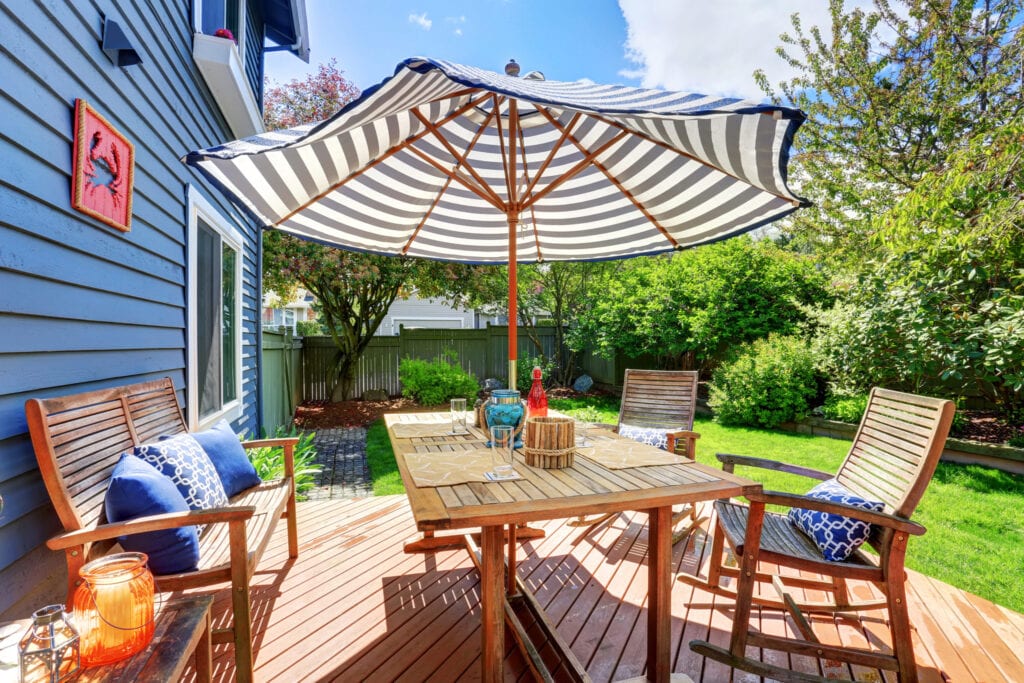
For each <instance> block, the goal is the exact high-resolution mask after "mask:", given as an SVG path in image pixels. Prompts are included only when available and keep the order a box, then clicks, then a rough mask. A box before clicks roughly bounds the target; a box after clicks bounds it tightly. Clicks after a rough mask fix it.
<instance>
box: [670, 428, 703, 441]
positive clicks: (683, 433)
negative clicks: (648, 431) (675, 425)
mask: <svg viewBox="0 0 1024 683" xmlns="http://www.w3.org/2000/svg"><path fill="white" fill-rule="evenodd" d="M668 434H671V435H672V436H674V437H675V438H676V440H679V439H699V438H700V433H699V432H690V431H687V430H685V429H680V430H679V431H678V432H668Z"/></svg>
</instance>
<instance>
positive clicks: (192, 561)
mask: <svg viewBox="0 0 1024 683" xmlns="http://www.w3.org/2000/svg"><path fill="white" fill-rule="evenodd" d="M103 505H104V508H105V509H106V512H107V521H109V522H123V521H126V520H129V519H135V518H137V517H145V516H147V515H160V514H164V513H167V512H188V504H187V503H186V502H185V499H184V498H182V496H181V492H180V491H178V489H177V487H176V486H175V485H174V484H173V483H172V482H171V480H170V479H168V478H167V477H165V476H164V475H162V474H160V472H158V471H157V469H156V468H155V467H153V466H152V465H150V464H149V463H148V462H145V461H143V460H140V459H139V458H136V457H135V456H134V455H132V454H131V453H125V454H123V455H122V456H121V459H120V460H119V461H118V462H117V465H115V466H114V471H113V472H112V473H111V475H110V484H109V486H107V495H106V497H105V498H104V499H103ZM117 540H118V542H119V543H120V544H121V547H122V548H124V549H125V550H130V551H135V552H140V553H146V555H148V556H149V568H150V569H152V570H153V573H154V574H177V573H179V572H189V571H194V570H195V568H196V567H197V566H198V564H199V535H198V533H197V532H196V527H194V526H186V527H179V528H177V529H161V530H160V531H147V532H146V533H144V534H132V535H130V536H118V537H117Z"/></svg>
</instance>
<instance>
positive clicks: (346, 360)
mask: <svg viewBox="0 0 1024 683" xmlns="http://www.w3.org/2000/svg"><path fill="white" fill-rule="evenodd" d="M358 362H359V357H358V356H353V355H351V354H347V353H346V354H341V358H339V359H338V365H337V379H336V380H335V382H334V390H333V391H332V392H331V402H332V403H340V402H341V401H345V400H347V399H349V398H355V397H354V396H352V392H353V390H354V389H355V387H356V364H357V363H358Z"/></svg>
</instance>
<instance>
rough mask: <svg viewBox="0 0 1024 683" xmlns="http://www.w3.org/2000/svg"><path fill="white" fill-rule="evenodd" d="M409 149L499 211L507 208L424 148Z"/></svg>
mask: <svg viewBox="0 0 1024 683" xmlns="http://www.w3.org/2000/svg"><path fill="white" fill-rule="evenodd" d="M407 149H408V150H409V151H410V152H412V153H413V154H415V155H416V156H418V157H419V158H421V159H423V160H424V161H425V162H427V163H428V164H430V165H431V166H433V167H434V168H436V169H437V170H438V171H440V172H441V173H443V174H444V175H446V176H448V177H449V178H451V179H452V180H457V181H459V182H460V183H462V185H464V186H465V187H466V189H468V190H469V191H470V192H472V193H473V194H475V195H477V196H478V197H480V198H481V199H483V200H484V201H486V202H487V203H488V204H491V205H492V206H494V208H496V209H498V210H499V211H504V210H505V207H504V206H503V205H502V203H501V202H500V201H498V200H496V199H495V198H493V197H491V195H490V194H488V193H487V192H486V191H485V190H482V189H480V188H479V187H477V186H476V183H473V182H471V181H470V180H467V179H466V178H463V177H462V176H461V175H459V173H457V172H456V170H454V169H449V168H446V167H445V165H444V164H442V163H441V162H440V161H438V160H437V159H435V158H434V157H432V156H430V155H429V154H427V153H426V152H424V151H423V150H421V149H416V148H415V147H413V146H412V145H408V146H407ZM457 168H458V166H457V165H456V169H457Z"/></svg>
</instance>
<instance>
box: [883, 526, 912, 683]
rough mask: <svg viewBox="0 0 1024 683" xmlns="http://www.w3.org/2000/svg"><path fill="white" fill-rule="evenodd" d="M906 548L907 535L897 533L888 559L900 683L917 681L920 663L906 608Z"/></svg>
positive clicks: (892, 628)
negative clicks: (904, 565)
mask: <svg viewBox="0 0 1024 683" xmlns="http://www.w3.org/2000/svg"><path fill="white" fill-rule="evenodd" d="M906 549H907V536H906V534H900V533H897V534H896V537H895V538H894V539H893V542H892V545H891V546H890V549H889V553H888V557H887V558H886V561H885V568H886V571H885V576H886V581H885V597H886V600H887V601H888V604H889V632H890V633H891V634H892V651H893V655H895V657H896V665H897V672H898V673H899V680H900V683H917V662H916V661H915V660H914V642H913V636H912V634H911V631H910V612H909V610H908V609H907V591H906V571H905V570H904V569H903V559H904V554H905V553H906Z"/></svg>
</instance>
